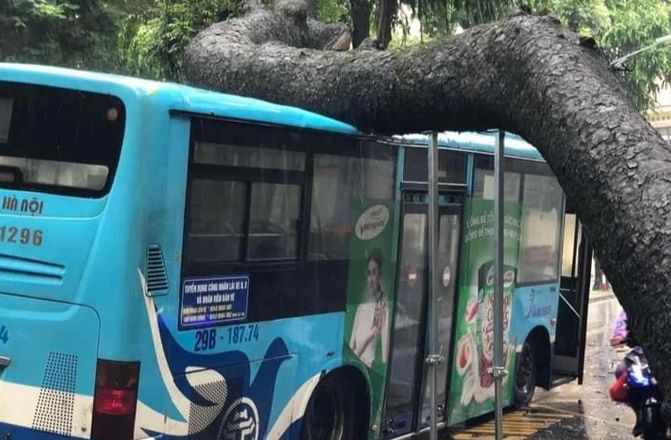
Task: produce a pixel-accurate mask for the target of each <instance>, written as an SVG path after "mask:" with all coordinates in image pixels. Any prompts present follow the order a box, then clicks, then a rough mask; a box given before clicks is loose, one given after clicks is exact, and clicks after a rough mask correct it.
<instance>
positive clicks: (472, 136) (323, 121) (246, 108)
mask: <svg viewBox="0 0 671 440" xmlns="http://www.w3.org/2000/svg"><path fill="white" fill-rule="evenodd" d="M2 80H4V81H17V82H28V83H34V84H44V85H53V86H55V87H65V88H78V89H83V90H89V91H96V92H99V93H110V94H120V93H124V94H125V95H128V94H131V95H134V96H136V97H137V98H138V99H141V98H142V97H144V96H152V99H156V100H159V101H163V104H164V105H165V106H166V107H167V108H169V109H170V110H176V111H183V112H188V113H195V114H203V115H211V116H219V117H224V118H233V119H244V120H252V121H259V122H268V123H274V124H279V125H286V126H291V127H297V128H306V129H313V130H324V131H331V132H336V133H343V134H350V135H357V134H360V132H359V131H358V130H357V129H356V128H355V127H353V126H352V125H349V124H346V123H344V122H341V121H338V120H335V119H331V118H328V117H326V116H322V115H319V114H317V113H313V112H310V111H307V110H302V109H299V108H296V107H290V106H285V105H279V104H273V103H270V102H267V101H263V100H260V99H254V98H245V97H242V96H238V95H230V94H226V93H219V92H215V91H210V90H205V89H200V88H195V87H191V86H187V85H183V84H177V83H172V82H161V81H153V80H147V79H140V78H135V77H130V76H123V75H116V74H110V73H99V72H91V71H86V70H76V69H68V68H63V67H54V66H45V65H37V64H19V63H0V81H2ZM496 136H497V135H496V131H490V132H477V133H476V132H451V131H446V132H441V133H440V134H439V135H438V143H439V146H441V147H446V148H452V149H458V150H465V151H474V152H482V153H489V154H493V153H494V143H495V142H496ZM392 139H393V141H395V142H400V143H402V144H406V145H407V144H413V145H418V146H420V145H427V144H428V136H427V135H426V134H407V135H403V136H393V138H392ZM505 154H506V155H507V156H510V157H520V158H526V159H537V160H543V158H542V156H541V155H540V154H539V153H538V151H537V150H536V149H535V148H534V147H533V146H532V145H530V144H529V143H527V142H526V141H524V139H522V138H521V137H520V136H517V135H513V134H510V133H506V136H505Z"/></svg>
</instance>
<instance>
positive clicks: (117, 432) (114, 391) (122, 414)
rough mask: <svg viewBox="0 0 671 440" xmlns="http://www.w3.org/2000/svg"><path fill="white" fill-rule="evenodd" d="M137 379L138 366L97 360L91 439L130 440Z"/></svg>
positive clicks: (132, 428)
mask: <svg viewBox="0 0 671 440" xmlns="http://www.w3.org/2000/svg"><path fill="white" fill-rule="evenodd" d="M139 376H140V363H139V362H114V361H106V360H103V359H99V360H98V370H97V372H96V388H95V394H94V395H93V420H92V425H91V437H92V438H95V439H97V440H132V439H133V430H134V427H135V409H136V407H137V389H138V380H139Z"/></svg>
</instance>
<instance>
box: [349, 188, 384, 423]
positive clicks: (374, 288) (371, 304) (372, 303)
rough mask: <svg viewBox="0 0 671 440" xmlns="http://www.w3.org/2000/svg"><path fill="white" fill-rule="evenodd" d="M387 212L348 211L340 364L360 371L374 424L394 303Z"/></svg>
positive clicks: (367, 204)
mask: <svg viewBox="0 0 671 440" xmlns="http://www.w3.org/2000/svg"><path fill="white" fill-rule="evenodd" d="M393 211H394V204H393V202H392V203H390V202H389V201H388V200H385V201H383V202H381V201H379V200H365V199H364V200H362V201H361V202H360V204H359V206H357V207H355V208H354V213H353V214H354V216H353V219H352V220H353V223H354V231H353V232H354V233H353V234H352V235H351V238H350V267H349V280H348V289H347V314H346V318H345V341H344V352H345V360H346V361H349V362H354V363H360V364H362V365H363V367H364V368H365V371H366V373H367V375H368V379H369V381H370V386H371V396H372V402H371V403H372V405H373V407H372V408H373V414H374V420H373V421H372V423H374V424H379V419H380V417H381V413H380V412H381V402H382V394H383V393H382V391H383V387H384V384H385V378H386V375H387V365H388V354H389V338H390V333H391V322H390V321H391V319H390V312H391V309H392V308H391V307H390V305H391V304H393V301H394V298H393V295H392V294H391V292H393V287H394V277H395V262H394V261H393V260H392V250H393V243H394V240H393V237H394V235H393V234H394V229H395V225H394V224H393V223H394V222H393V220H394V218H395V216H394V214H393Z"/></svg>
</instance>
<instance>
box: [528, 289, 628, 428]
mask: <svg viewBox="0 0 671 440" xmlns="http://www.w3.org/2000/svg"><path fill="white" fill-rule="evenodd" d="M595 293H596V292H595ZM592 298H593V299H592V300H591V301H590V305H589V315H588V321H587V325H588V331H587V348H586V353H585V370H584V378H583V380H584V382H583V384H582V385H578V384H577V382H572V383H569V384H565V385H562V386H559V387H557V388H555V389H552V390H550V391H545V390H538V391H537V392H536V396H535V398H534V401H533V402H532V407H533V408H535V409H537V410H545V411H552V412H558V413H563V414H566V415H569V416H570V417H567V418H566V419H563V420H562V421H561V422H559V423H557V424H556V425H553V426H552V427H550V429H547V430H544V431H540V432H538V433H536V434H534V435H532V436H529V437H528V439H529V440H532V439H533V440H545V439H553V438H562V439H564V438H567V439H568V438H573V439H590V440H592V439H594V440H597V439H599V440H602V439H609V440H620V439H622V440H625V439H627V440H630V439H633V438H634V437H633V435H632V433H631V431H632V428H633V426H634V421H635V416H634V413H633V411H632V410H631V409H630V408H629V407H627V406H626V405H622V404H617V403H615V402H613V401H612V400H610V397H609V395H608V388H609V387H610V386H611V384H612V383H613V381H614V374H613V373H614V371H615V367H616V365H617V364H618V363H619V362H620V361H621V360H622V358H623V357H624V355H625V354H626V352H627V348H625V347H623V348H612V347H610V345H609V340H610V336H611V333H612V330H613V325H614V324H615V319H616V317H617V314H618V313H619V311H620V310H621V308H620V305H619V303H618V302H617V299H616V298H615V296H614V295H613V294H612V293H610V292H609V293H607V294H598V295H594V294H593V296H592Z"/></svg>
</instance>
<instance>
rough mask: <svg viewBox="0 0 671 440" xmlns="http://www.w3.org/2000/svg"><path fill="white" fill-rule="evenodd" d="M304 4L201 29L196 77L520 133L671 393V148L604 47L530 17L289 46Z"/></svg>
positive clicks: (401, 116) (422, 124)
mask: <svg viewBox="0 0 671 440" xmlns="http://www.w3.org/2000/svg"><path fill="white" fill-rule="evenodd" d="M291 4H294V5H295V3H291ZM298 9H300V8H298V7H295V6H294V7H293V8H287V7H286V6H284V4H283V3H278V4H277V7H276V12H275V13H273V15H274V16H275V17H276V18H275V19H274V20H275V21H272V20H270V21H269V20H266V21H262V20H259V19H258V18H255V16H254V14H252V15H249V16H247V17H245V18H244V19H243V20H242V21H238V22H234V21H229V22H224V23H219V24H216V25H214V26H212V27H210V28H209V29H206V30H204V31H203V32H201V33H200V34H199V35H197V36H196V37H195V38H194V40H193V41H192V42H191V44H190V45H189V47H188V49H187V58H186V66H187V76H188V78H189V79H190V81H191V82H192V83H194V84H196V85H199V86H204V87H208V88H212V89H216V90H221V91H225V92H229V93H235V94H241V95H248V96H253V97H258V98H262V99H266V100H269V101H274V102H278V103H282V104H288V105H295V106H300V107H303V108H306V109H309V110H313V111H316V112H319V113H322V114H325V115H329V116H332V117H334V118H337V119H340V120H343V121H346V122H349V123H352V124H354V125H356V126H358V127H359V128H360V129H363V130H368V131H376V132H380V133H408V132H418V131H423V130H446V129H450V130H480V129H487V128H494V127H498V128H501V129H504V130H508V131H511V132H515V133H518V134H520V135H522V136H523V137H524V138H525V139H527V140H528V141H529V142H530V143H531V144H533V145H535V146H536V147H537V148H538V150H539V151H540V152H541V154H542V155H543V157H544V158H545V159H546V160H547V162H548V163H549V165H550V167H551V168H552V170H553V171H554V173H555V174H556V176H557V178H558V180H559V183H560V184H561V185H562V187H563V188H564V190H565V192H566V194H567V196H568V197H569V198H570V199H572V201H573V203H574V204H575V205H576V206H577V211H578V215H579V217H580V219H581V220H582V222H583V224H584V225H585V227H586V234H587V235H588V237H589V238H590V239H592V240H593V243H594V244H595V247H596V253H597V258H598V259H599V262H600V264H601V265H602V267H603V268H604V270H605V272H606V274H607V275H608V279H609V280H610V281H611V284H612V286H613V289H614V291H615V293H616V295H617V297H618V299H619V300H620V302H621V303H622V305H623V306H624V308H625V310H626V311H627V313H628V315H629V317H630V320H631V321H632V325H633V329H634V331H635V332H636V334H637V336H638V338H639V340H641V341H642V343H643V346H644V348H645V350H646V351H647V352H648V356H649V359H650V361H651V365H652V367H653V369H654V371H655V372H656V374H657V375H658V377H659V379H660V380H661V382H662V384H663V385H664V386H665V389H666V390H668V389H669V388H668V386H669V385H670V384H671V369H669V368H666V361H667V360H668V359H671V339H669V337H668V335H669V334H671V293H670V292H669V289H670V288H671V271H670V270H669V269H670V265H671V150H670V149H669V147H668V146H667V145H666V143H665V142H664V141H663V140H662V138H661V136H660V135H659V134H658V133H657V132H656V131H655V130H654V129H653V128H652V127H651V126H650V125H649V124H648V123H646V122H645V121H644V119H643V118H642V117H641V116H640V115H639V113H638V112H637V111H636V110H635V109H634V108H633V106H632V105H631V104H630V102H628V101H627V99H626V98H625V95H624V93H623V90H622V88H621V86H620V82H619V81H618V79H617V78H616V77H615V75H614V74H613V72H612V71H611V69H610V68H609V67H608V64H607V62H606V61H605V60H604V59H603V58H602V56H601V55H600V53H598V52H596V51H594V50H593V49H590V48H587V47H583V46H582V45H580V40H579V38H578V36H577V35H575V34H574V33H572V32H571V31H570V30H568V29H566V28H564V27H562V26H560V25H559V24H558V23H557V22H556V20H554V19H552V18H551V17H535V16H529V15H526V14H522V13H518V14H516V15H515V16H511V17H509V18H508V19H506V20H504V21H501V22H497V23H492V24H487V25H481V26H476V27H473V28H471V29H469V30H468V31H466V32H464V33H463V34H460V35H458V36H454V37H450V38H448V39H446V40H443V41H440V42H434V43H431V44H426V45H423V46H419V47H411V48H407V49H403V50H396V51H392V52H378V51H368V50H366V51H348V52H325V51H316V50H310V49H305V48H300V47H299V48H296V47H289V46H287V45H286V44H289V45H294V46H300V45H297V44H292V41H289V40H290V38H287V32H286V30H285V29H283V28H282V27H275V26H277V25H278V24H281V22H283V21H284V20H294V21H300V20H299V19H298V18H297V17H298V16H299V15H300V14H296V10H298ZM282 11H285V12H282ZM286 11H289V12H290V14H293V15H292V16H293V18H287V16H286V15H284V16H283V14H286ZM278 16H281V18H277V17H278ZM271 40H276V41H275V42H269V41H271ZM277 40H279V41H281V42H284V43H286V44H281V43H278V42H277Z"/></svg>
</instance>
